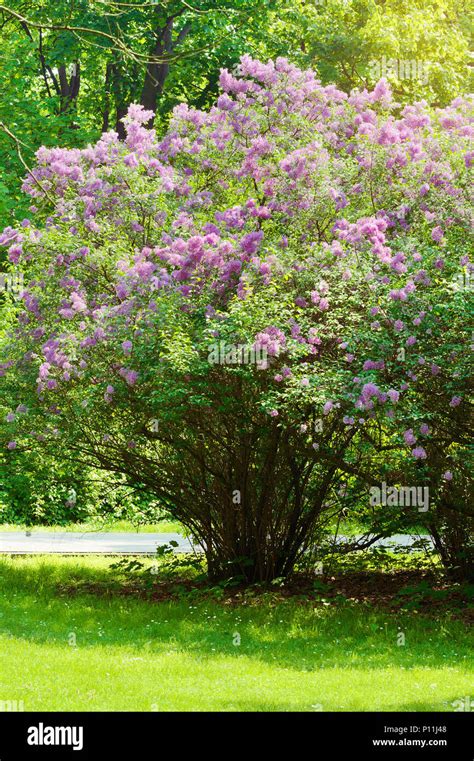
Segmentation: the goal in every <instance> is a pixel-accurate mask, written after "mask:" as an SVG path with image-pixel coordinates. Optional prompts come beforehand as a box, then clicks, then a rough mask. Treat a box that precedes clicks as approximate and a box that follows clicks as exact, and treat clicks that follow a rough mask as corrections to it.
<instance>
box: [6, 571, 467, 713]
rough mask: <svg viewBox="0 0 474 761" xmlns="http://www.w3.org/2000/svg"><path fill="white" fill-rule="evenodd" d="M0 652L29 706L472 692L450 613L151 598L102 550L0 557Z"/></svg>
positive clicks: (303, 702) (293, 703) (257, 706)
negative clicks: (134, 590)
mask: <svg viewBox="0 0 474 761" xmlns="http://www.w3.org/2000/svg"><path fill="white" fill-rule="evenodd" d="M147 562H148V561H147ZM401 634H403V635H404V639H405V644H404V645H400V644H398V642H400V640H401V637H400V635H401ZM239 642H240V644H239ZM0 654H1V661H2V666H1V669H0V700H4V701H7V700H17V701H23V703H24V708H25V710H27V711H39V710H47V711H58V710H66V711H73V710H93V711H99V710H106V711H127V710H137V711H156V710H157V711H172V710H187V711H203V710H209V711H216V710H224V711H288V710H289V711H320V710H323V711H366V710H376V711H391V710H398V711H414V710H419V711H430V710H433V711H452V710H453V705H452V703H453V702H454V701H456V700H463V699H465V698H466V697H468V696H472V695H473V693H474V672H473V662H474V659H473V655H474V653H473V642H472V636H471V634H470V633H469V630H468V627H467V626H466V624H465V622H464V621H463V620H461V619H457V618H456V617H453V616H452V615H451V614H450V613H449V612H446V611H444V612H439V611H438V612H437V613H436V614H435V615H433V614H432V615H431V616H430V615H428V614H425V613H422V612H419V611H418V610H417V608H416V607H415V608H413V609H411V610H408V611H407V610H404V611H403V610H398V611H394V610H388V609H383V608H382V607H379V606H377V605H374V604H369V603H367V602H363V601H358V602H357V601H355V600H350V599H347V598H344V599H343V598H341V597H340V596H338V597H336V598H335V599H334V598H330V597H329V598H325V597H324V596H323V597H321V596H320V597H316V598H314V599H308V598H306V597H304V596H303V595H299V596H296V597H295V596H293V597H291V598H289V599H277V596H276V595H275V594H272V593H268V594H263V595H260V596H258V595H257V596H254V597H245V596H242V597H241V598H236V597H234V598H229V597H226V596H225V595H224V596H220V597H219V596H215V597H213V596H212V594H210V595H208V596H203V595H201V596H192V595H189V594H188V595H186V594H183V595H182V596H181V597H178V598H177V599H176V598H175V599H163V600H161V601H159V600H157V599H151V598H150V599H147V598H146V597H143V596H142V597H141V598H140V597H139V596H138V595H134V594H133V595H132V594H130V589H128V593H127V588H126V587H124V585H123V582H122V581H121V579H120V578H118V577H117V573H116V571H113V570H110V560H106V559H104V558H92V559H90V558H61V557H57V558H56V557H43V558H39V557H35V558H31V557H30V558H24V557H22V558H7V557H6V558H3V559H1V560H0Z"/></svg>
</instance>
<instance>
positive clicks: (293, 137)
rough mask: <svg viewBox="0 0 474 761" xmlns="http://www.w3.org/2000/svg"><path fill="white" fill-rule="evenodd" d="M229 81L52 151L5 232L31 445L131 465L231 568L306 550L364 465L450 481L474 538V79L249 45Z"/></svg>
mask: <svg viewBox="0 0 474 761" xmlns="http://www.w3.org/2000/svg"><path fill="white" fill-rule="evenodd" d="M220 84H221V88H222V92H221V95H220V96H219V98H218V100H217V103H216V105H215V107H213V108H212V109H211V110H210V111H209V112H202V111H198V110H194V109H190V108H188V106H187V105H185V104H181V105H179V106H178V107H176V108H175V111H174V115H173V118H172V121H171V124H170V127H169V130H168V132H167V134H166V135H165V136H164V137H163V138H161V139H160V138H158V137H157V135H156V134H155V131H154V130H150V129H147V128H146V127H145V125H146V124H147V123H148V122H149V120H150V116H151V114H150V113H149V112H147V111H145V110H143V108H142V107H140V106H132V107H131V108H130V109H129V112H128V115H127V117H126V118H125V120H124V122H125V126H126V130H127V136H126V139H125V141H124V142H120V141H119V139H118V136H117V134H116V133H115V132H108V133H106V134H104V135H103V136H102V137H101V139H100V140H99V141H98V143H97V144H96V145H94V146H91V147H89V148H87V149H84V150H66V149H62V148H54V149H46V148H41V149H40V150H39V151H38V153H37V166H36V167H35V169H34V170H33V172H32V173H31V175H30V176H28V177H27V178H26V180H25V183H24V190H25V191H26V192H27V193H29V195H30V196H32V198H33V199H34V204H35V205H34V206H32V207H31V212H32V214H31V219H27V220H24V222H23V223H22V225H21V227H19V228H18V229H12V228H7V229H6V230H4V231H3V233H2V234H1V237H0V243H1V244H2V245H3V246H5V247H7V250H8V259H9V261H10V263H11V266H12V267H13V268H16V269H20V270H21V271H22V272H23V273H24V276H25V282H26V287H25V289H24V291H23V294H22V299H21V304H20V306H19V307H18V308H17V309H16V313H15V316H14V318H13V319H12V325H11V329H10V331H9V338H7V339H6V340H5V341H4V342H3V343H4V357H3V360H2V364H1V365H0V375H1V376H2V381H3V391H2V392H1V393H2V399H3V400H4V401H3V406H4V415H5V416H6V421H5V424H4V426H3V432H2V436H3V439H4V444H3V447H4V450H5V451H6V452H7V458H8V457H10V456H11V457H14V456H16V453H17V451H18V450H19V449H22V448H28V447H33V446H41V445H42V446H48V443H50V442H52V441H54V442H60V446H61V448H62V450H63V452H65V453H66V452H68V453H70V454H71V456H73V457H74V459H75V460H76V461H77V460H79V461H83V462H85V463H90V464H93V465H95V466H99V467H102V468H104V469H106V470H108V471H113V472H117V473H121V474H126V475H127V477H128V478H129V479H130V480H131V481H132V482H134V483H137V484H140V485H141V486H144V487H145V488H146V489H147V490H148V491H150V492H152V493H153V494H154V495H155V496H156V497H157V498H158V499H159V501H160V503H161V504H162V505H163V506H165V507H166V508H167V509H169V510H170V511H171V512H172V513H173V515H175V516H176V518H178V519H179V520H181V521H182V522H183V523H184V525H185V526H186V527H187V528H188V529H190V530H191V531H192V533H193V534H194V536H195V537H196V538H197V539H198V540H200V541H201V542H202V543H203V545H204V546H205V548H206V556H207V560H208V566H209V572H210V574H211V576H213V577H215V578H220V577H223V576H229V575H232V574H235V575H241V576H244V577H245V578H246V579H249V580H256V579H259V580H268V579H271V578H274V577H276V576H281V575H285V574H287V573H289V572H291V570H292V568H293V567H294V564H295V562H296V561H297V560H298V558H299V557H301V554H302V553H303V552H304V551H305V549H306V548H307V546H308V543H309V542H310V541H311V539H312V537H313V535H314V530H315V527H317V526H321V525H323V524H324V521H326V520H330V518H331V516H332V515H333V514H334V512H335V511H337V510H338V509H339V508H340V504H341V497H340V494H341V484H345V483H348V484H349V492H350V494H351V495H352V497H351V498H353V499H354V500H359V501H360V499H364V496H363V495H364V494H365V495H367V490H368V489H369V487H370V485H371V484H374V483H377V480H380V478H382V477H385V478H387V477H389V478H392V480H393V479H395V481H394V482H397V483H398V482H399V483H402V482H403V483H414V484H416V483H424V484H428V485H429V486H430V491H431V507H430V511H429V515H427V516H426V521H427V523H428V524H429V525H430V526H431V527H432V530H433V532H434V531H436V532H437V534H438V536H439V537H441V535H442V534H443V531H444V533H446V531H445V529H446V526H447V524H448V523H449V522H450V521H451V522H453V521H454V523H453V526H454V528H453V527H452V529H453V530H454V531H457V532H459V531H461V533H462V534H463V536H464V537H465V536H466V531H468V528H467V527H468V526H469V525H472V524H470V521H471V520H472V513H471V515H470V514H469V508H466V495H467V489H468V486H467V484H468V478H467V477H468V466H467V463H466V457H465V452H466V450H467V446H468V429H467V424H468V423H467V421H468V406H469V399H468V388H469V359H470V358H469V332H468V328H467V326H468V307H469V300H470V291H469V288H468V287H466V283H467V284H469V272H470V266H471V265H470V263H469V252H468V248H467V241H468V235H469V231H470V230H471V229H472V215H471V207H470V204H469V188H470V185H469V175H470V172H471V165H472V161H473V157H474V152H473V150H472V142H471V141H472V133H473V128H472V126H471V121H472V100H470V99H468V98H456V99H455V100H454V101H453V102H452V104H451V105H450V106H449V107H447V108H445V109H442V110H434V111H433V110H430V109H429V108H428V107H427V106H426V104H424V103H423V102H420V103H415V104H413V105H409V106H405V107H404V108H403V109H402V108H401V107H399V106H398V104H397V103H395V102H394V101H393V98H392V95H391V92H390V88H389V87H388V85H387V83H386V82H385V81H384V80H381V81H380V82H379V83H378V84H377V85H376V87H375V89H374V90H373V91H372V92H367V91H362V92H359V91H356V92H353V93H351V94H350V95H347V94H345V93H343V92H341V91H339V90H338V89H337V88H336V87H334V86H332V85H330V86H326V87H323V86H322V85H321V84H320V82H319V81H318V80H317V79H316V77H315V75H314V73H313V72H312V71H301V70H299V69H298V68H296V67H295V66H293V65H291V64H290V63H289V62H288V61H287V60H285V59H277V60H276V61H275V62H274V63H273V62H269V63H267V64H264V63H261V62H259V61H255V60H252V59H251V58H250V57H248V56H244V57H243V58H242V60H241V64H240V70H239V73H238V75H234V74H231V73H230V72H228V71H225V70H223V71H222V72H221V77H220ZM6 400H8V401H6ZM447 473H449V474H450V476H449V478H448V477H447V475H446V474H447ZM365 499H366V500H367V497H365ZM408 513H410V511H408ZM414 516H415V517H416V518H418V517H419V516H418V515H417V513H416V508H415V513H414V514H413V512H411V513H410V517H411V519H413V517H414ZM446 516H448V517H446ZM382 519H383V515H382ZM450 525H451V524H450ZM443 535H444V534H443ZM439 542H440V544H439V549H440V551H441V550H442V549H443V548H444V549H446V548H445V546H444V545H443V541H442V539H441V538H440V539H439ZM463 546H464V549H465V542H464V544H463ZM449 562H450V563H454V564H455V562H457V561H456V560H453V559H452V558H451V559H450V560H449Z"/></svg>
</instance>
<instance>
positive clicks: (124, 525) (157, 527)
mask: <svg viewBox="0 0 474 761" xmlns="http://www.w3.org/2000/svg"><path fill="white" fill-rule="evenodd" d="M3 531H5V532H9V533H10V532H14V531H31V532H33V533H35V532H38V533H42V532H44V531H46V532H48V533H50V532H57V531H64V532H72V533H96V532H99V531H103V532H105V533H110V532H112V533H121V532H124V533H129V534H135V533H137V534H139V533H141V534H155V533H156V534H169V533H173V532H177V533H179V534H182V533H184V531H185V529H184V528H183V526H182V524H181V523H179V522H178V521H172V520H162V521H158V522H157V523H140V524H137V523H132V522H131V521H126V520H114V521H108V522H106V521H99V520H97V521H88V522H85V523H67V524H66V525H65V526H61V525H57V524H56V525H52V526H41V525H35V526H27V525H26V524H23V523H21V524H20V523H0V533H2V532H3Z"/></svg>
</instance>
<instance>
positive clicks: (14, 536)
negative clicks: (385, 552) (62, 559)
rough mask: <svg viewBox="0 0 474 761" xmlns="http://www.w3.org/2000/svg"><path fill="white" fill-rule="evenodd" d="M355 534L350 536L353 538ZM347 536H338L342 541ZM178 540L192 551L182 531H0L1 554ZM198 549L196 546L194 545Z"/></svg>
mask: <svg viewBox="0 0 474 761" xmlns="http://www.w3.org/2000/svg"><path fill="white" fill-rule="evenodd" d="M354 538H355V537H351V539H354ZM417 538H418V537H416V536H412V535H411V534H395V535H394V536H392V537H390V538H387V539H379V540H378V541H377V542H375V544H374V546H377V545H379V546H380V545H385V546H389V545H397V546H404V547H407V546H410V545H411V544H412V542H413V541H414V540H416V539H417ZM345 539H346V537H342V536H341V537H339V541H344V540H345ZM172 540H173V541H175V542H178V546H177V547H176V549H175V552H191V551H192V550H193V544H192V542H191V541H190V540H189V539H186V538H185V537H184V536H182V535H181V534H175V533H172V534H171V533H170V534H146V533H143V534H138V533H137V534H126V533H119V532H116V533H108V534H105V533H101V532H97V533H92V532H91V533H83V534H81V533H74V532H69V531H61V532H52V531H51V532H49V531H41V530H35V529H33V530H32V531H31V535H29V536H28V535H27V534H26V533H25V532H24V531H11V532H10V531H8V532H2V533H0V554H1V553H4V554H15V555H16V554H23V555H25V554H26V555H29V554H50V553H54V554H61V555H78V554H80V555H82V554H94V553H95V554H98V555H154V554H155V551H156V547H157V546H159V545H162V544H168V542H170V541H172ZM194 549H195V550H197V551H198V552H200V551H202V550H201V548H200V547H199V546H196V547H194Z"/></svg>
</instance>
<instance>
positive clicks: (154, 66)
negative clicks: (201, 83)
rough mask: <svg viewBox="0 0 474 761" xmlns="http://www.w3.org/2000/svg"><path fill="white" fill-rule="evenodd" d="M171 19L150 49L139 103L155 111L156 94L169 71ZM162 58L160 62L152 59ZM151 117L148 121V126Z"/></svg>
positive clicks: (171, 42) (171, 43)
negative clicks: (168, 56)
mask: <svg viewBox="0 0 474 761" xmlns="http://www.w3.org/2000/svg"><path fill="white" fill-rule="evenodd" d="M172 35H173V19H172V18H171V19H168V21H167V22H166V24H165V27H164V29H162V31H161V32H160V34H159V35H158V39H157V41H156V44H155V46H154V48H153V50H152V51H151V56H150V59H151V60H150V62H149V63H148V65H147V67H146V73H145V81H144V83H143V89H142V94H141V99H140V103H141V104H142V106H143V107H144V108H146V109H147V110H150V111H153V113H155V112H156V106H157V103H158V96H159V95H161V94H162V92H163V87H164V84H165V81H166V77H167V76H168V73H169V68H170V66H169V62H168V61H167V60H166V56H167V55H169V54H170V53H171V51H172V49H173V38H172ZM160 58H161V59H163V60H162V61H161V62H160V61H156V60H154V59H160ZM152 124H153V119H152V120H151V121H150V126H151V125H152Z"/></svg>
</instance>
